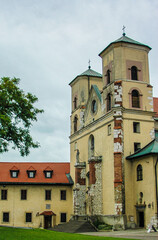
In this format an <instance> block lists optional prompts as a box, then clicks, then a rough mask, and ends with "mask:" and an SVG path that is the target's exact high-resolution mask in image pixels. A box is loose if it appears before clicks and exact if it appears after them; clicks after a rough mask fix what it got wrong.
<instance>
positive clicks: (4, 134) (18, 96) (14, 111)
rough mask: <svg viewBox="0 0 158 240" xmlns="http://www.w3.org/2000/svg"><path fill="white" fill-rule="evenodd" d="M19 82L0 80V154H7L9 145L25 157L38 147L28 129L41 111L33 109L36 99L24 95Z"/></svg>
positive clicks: (14, 79) (9, 79) (7, 78)
mask: <svg viewBox="0 0 158 240" xmlns="http://www.w3.org/2000/svg"><path fill="white" fill-rule="evenodd" d="M19 82H20V79H19V78H12V79H11V78H9V77H3V78H1V79H0V153H3V152H7V151H8V150H9V145H10V144H11V146H12V148H13V149H18V150H19V152H20V154H21V156H27V155H28V154H29V153H30V150H29V149H30V148H38V147H39V143H38V142H34V141H33V139H32V137H31V135H30V127H31V126H32V122H33V121H37V114H38V113H42V112H43V110H41V109H38V108H35V107H34V103H35V102H37V101H38V98H37V97H36V96H34V95H32V94H31V93H27V94H25V93H24V91H23V90H22V89H20V88H19V86H18V85H19Z"/></svg>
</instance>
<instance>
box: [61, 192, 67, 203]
mask: <svg viewBox="0 0 158 240" xmlns="http://www.w3.org/2000/svg"><path fill="white" fill-rule="evenodd" d="M66 197H67V192H66V190H60V200H61V201H66Z"/></svg>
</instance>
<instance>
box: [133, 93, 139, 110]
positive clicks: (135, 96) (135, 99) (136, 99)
mask: <svg viewBox="0 0 158 240" xmlns="http://www.w3.org/2000/svg"><path fill="white" fill-rule="evenodd" d="M132 107H135V108H140V97H139V92H138V91H137V90H133V91H132Z"/></svg>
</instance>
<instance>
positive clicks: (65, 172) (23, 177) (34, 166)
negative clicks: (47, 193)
mask: <svg viewBox="0 0 158 240" xmlns="http://www.w3.org/2000/svg"><path fill="white" fill-rule="evenodd" d="M17 169H18V170H19V174H18V177H17V178H13V177H11V174H10V170H12V171H13V170H17ZM47 169H48V171H50V169H52V171H53V174H52V178H46V177H45V173H44V171H47ZM27 171H36V174H35V178H29V177H28V173H27ZM69 173H70V163H43V162H41V163H39V162H38V163H34V162H16V163H15V162H0V184H2V183H12V184H20V183H25V184H27V183H28V184H30V183H32V184H39V183H42V184H68V185H70V184H72V183H73V181H72V179H71V177H70V175H69Z"/></svg>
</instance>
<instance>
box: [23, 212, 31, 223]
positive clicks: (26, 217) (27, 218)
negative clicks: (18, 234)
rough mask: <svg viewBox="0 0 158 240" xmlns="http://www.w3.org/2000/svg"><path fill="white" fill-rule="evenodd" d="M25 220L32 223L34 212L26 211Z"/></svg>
mask: <svg viewBox="0 0 158 240" xmlns="http://www.w3.org/2000/svg"><path fill="white" fill-rule="evenodd" d="M25 222H26V223H32V212H26V213H25Z"/></svg>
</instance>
